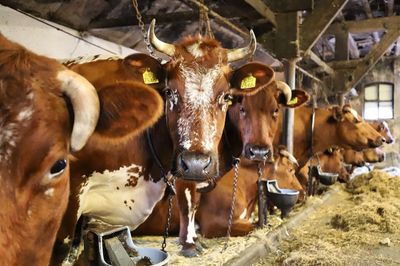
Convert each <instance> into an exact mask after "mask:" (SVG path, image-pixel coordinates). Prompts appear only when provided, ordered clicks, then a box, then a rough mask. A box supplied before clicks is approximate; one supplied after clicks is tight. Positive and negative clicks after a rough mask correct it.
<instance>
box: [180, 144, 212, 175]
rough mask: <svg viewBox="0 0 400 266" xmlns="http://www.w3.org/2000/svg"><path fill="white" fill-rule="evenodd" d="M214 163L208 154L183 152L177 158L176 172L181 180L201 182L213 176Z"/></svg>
mask: <svg viewBox="0 0 400 266" xmlns="http://www.w3.org/2000/svg"><path fill="white" fill-rule="evenodd" d="M214 165H215V163H214V161H213V159H212V156H211V155H209V154H204V153H198V152H189V151H184V152H182V153H181V154H180V156H179V158H178V163H177V166H178V171H179V172H180V173H181V174H182V176H181V177H182V178H183V179H188V180H195V181H203V180H205V179H207V177H213V176H214V175H215V167H214Z"/></svg>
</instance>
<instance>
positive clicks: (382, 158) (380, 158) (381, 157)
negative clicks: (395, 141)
mask: <svg viewBox="0 0 400 266" xmlns="http://www.w3.org/2000/svg"><path fill="white" fill-rule="evenodd" d="M384 160H385V154H384V153H382V154H379V162H383V161H384Z"/></svg>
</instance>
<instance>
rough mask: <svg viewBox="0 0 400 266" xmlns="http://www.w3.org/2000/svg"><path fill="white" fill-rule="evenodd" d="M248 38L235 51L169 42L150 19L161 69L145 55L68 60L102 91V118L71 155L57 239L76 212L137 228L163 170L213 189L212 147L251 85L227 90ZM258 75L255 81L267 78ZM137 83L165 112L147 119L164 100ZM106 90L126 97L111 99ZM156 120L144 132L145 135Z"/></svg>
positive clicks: (190, 41) (160, 188)
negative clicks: (234, 97) (164, 59)
mask: <svg viewBox="0 0 400 266" xmlns="http://www.w3.org/2000/svg"><path fill="white" fill-rule="evenodd" d="M251 36H252V40H251V43H250V45H249V47H245V48H240V49H234V50H227V49H224V48H222V47H221V46H220V45H219V43H217V42H216V41H215V40H213V39H208V38H202V37H201V36H198V37H193V38H192V37H190V38H185V39H184V40H182V41H181V42H179V43H178V44H176V45H172V44H167V43H164V42H162V41H160V40H159V39H157V37H156V36H155V34H154V21H153V22H152V24H151V25H150V28H149V40H150V42H151V43H152V44H153V45H154V47H155V48H156V49H158V50H159V51H161V52H163V53H165V54H167V55H169V56H171V60H170V61H169V62H168V63H167V64H166V65H165V66H163V65H161V64H160V63H159V62H158V61H157V60H155V59H154V58H152V57H150V56H147V55H143V54H134V55H131V56H129V57H127V58H125V59H112V60H99V61H95V62H89V63H85V64H73V63H71V62H70V67H71V69H73V70H74V71H76V72H78V73H80V74H82V75H83V76H85V77H86V78H87V79H88V80H89V81H90V82H92V83H93V84H94V86H95V87H96V89H97V91H98V93H99V95H100V96H102V97H101V98H102V102H101V114H102V116H101V117H100V120H99V124H98V126H97V128H96V131H95V133H94V135H93V136H92V137H91V138H90V140H89V142H88V145H87V146H86V147H85V149H84V150H82V151H81V152H80V153H77V154H76V155H75V156H76V157H77V161H76V163H74V164H73V165H72V195H71V204H70V206H69V208H68V214H69V215H68V216H66V219H64V222H65V223H64V225H65V226H63V228H62V230H61V231H60V235H59V240H62V239H63V238H64V237H66V236H68V235H71V233H72V231H73V226H74V225H75V223H76V219H77V218H78V217H79V216H80V215H81V214H85V215H88V216H91V217H94V218H97V219H100V220H102V221H104V222H106V223H109V224H113V225H121V224H122V225H128V226H130V228H131V229H135V228H136V227H137V226H138V225H140V224H141V223H142V222H143V221H144V220H145V219H146V218H147V217H148V216H149V215H150V213H151V211H152V209H153V208H154V206H155V204H156V203H157V202H158V201H159V200H160V199H161V198H162V197H163V195H164V191H165V188H166V183H165V182H164V180H160V179H161V177H162V176H163V174H166V173H168V172H171V173H172V174H173V176H175V177H178V179H183V180H186V182H187V183H188V184H189V185H188V186H191V187H192V188H200V187H199V186H202V185H204V184H205V186H209V187H213V186H214V184H215V182H216V180H217V179H218V178H219V173H218V170H219V169H218V168H219V167H220V166H219V153H218V145H219V142H220V139H221V136H222V132H223V128H224V122H225V116H226V112H227V109H228V105H229V102H230V97H229V96H230V94H233V93H234V94H238V95H240V94H243V95H244V94H247V93H251V92H252V90H253V88H249V89H247V90H241V89H240V88H238V87H234V88H231V86H230V77H231V75H232V74H233V73H234V72H233V71H232V70H231V69H230V67H229V62H230V61H235V60H239V59H241V58H243V57H245V56H248V55H249V54H251V53H252V52H253V51H254V50H255V38H254V34H251ZM261 78H262V77H260V79H259V80H258V81H257V86H259V85H263V83H262V82H264V80H265V81H266V82H268V83H269V82H270V80H271V77H266V78H265V79H264V80H262V79H261ZM165 79H166V81H167V82H166V84H167V87H165V83H164V80H165ZM143 83H148V84H149V85H150V86H153V88H155V89H156V90H157V91H158V93H159V94H162V95H163V96H164V99H165V102H166V104H165V109H164V111H165V113H164V116H163V117H162V119H159V120H158V121H155V119H154V118H151V119H150V118H149V117H153V116H154V117H157V116H159V115H160V114H161V112H162V110H163V104H162V100H161V98H160V96H159V95H158V94H157V93H156V94H157V96H158V97H155V96H154V95H151V94H148V95H147V94H143V92H142V91H144V92H146V90H145V89H146V88H148V86H146V85H144V84H143ZM110 94H118V95H120V96H122V97H123V98H124V100H122V99H121V100H120V101H109V100H108V98H107V97H108V96H109V95H110ZM137 112H139V113H140V114H141V115H140V117H139V118H138V121H137V119H132V117H131V116H132V115H133V114H134V113H137ZM154 114H156V115H154ZM103 115H104V117H103ZM154 122H156V124H155V125H154V126H153V127H152V128H150V129H149V130H148V131H147V132H148V134H147V133H145V132H143V130H144V129H145V128H147V127H149V126H150V125H151V124H152V123H154ZM138 125H140V126H138ZM160 168H161V169H160ZM160 170H161V171H160ZM160 172H163V173H160ZM82 177H84V178H82ZM193 181H195V182H193ZM83 182H85V185H84V186H83V187H82V188H81V185H82V183H83ZM182 193H184V192H181V190H180V189H179V188H178V185H177V194H178V195H177V196H178V199H179V198H180V195H181V196H183V197H185V194H183V195H182ZM194 193H196V191H194ZM77 195H79V198H78V196H77ZM183 211H187V208H185V210H183ZM181 212H182V210H181Z"/></svg>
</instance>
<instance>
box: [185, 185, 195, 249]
mask: <svg viewBox="0 0 400 266" xmlns="http://www.w3.org/2000/svg"><path fill="white" fill-rule="evenodd" d="M185 196H186V200H187V205H188V219H189V222H188V227H187V236H186V243H191V244H194V239H195V238H196V237H197V235H196V228H195V222H194V217H195V215H196V210H195V209H194V208H193V207H192V202H191V200H192V197H191V195H190V190H189V189H188V188H187V189H185Z"/></svg>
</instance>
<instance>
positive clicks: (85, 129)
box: [57, 69, 100, 151]
mask: <svg viewBox="0 0 400 266" xmlns="http://www.w3.org/2000/svg"><path fill="white" fill-rule="evenodd" d="M57 78H58V80H59V81H60V82H61V91H62V92H63V93H65V95H67V96H68V98H69V99H70V100H71V103H72V107H73V109H74V126H73V128H72V134H71V148H72V151H78V150H80V149H82V147H83V146H84V145H85V144H86V142H87V140H88V139H89V137H90V135H92V133H93V131H94V129H95V128H96V125H97V120H98V119H99V113H100V103H99V98H98V96H97V92H96V89H95V88H94V87H93V85H92V84H91V83H90V82H89V81H87V80H86V79H85V78H84V77H82V76H81V75H79V74H77V73H75V72H73V71H72V70H68V69H66V70H62V71H60V72H58V75H57Z"/></svg>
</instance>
